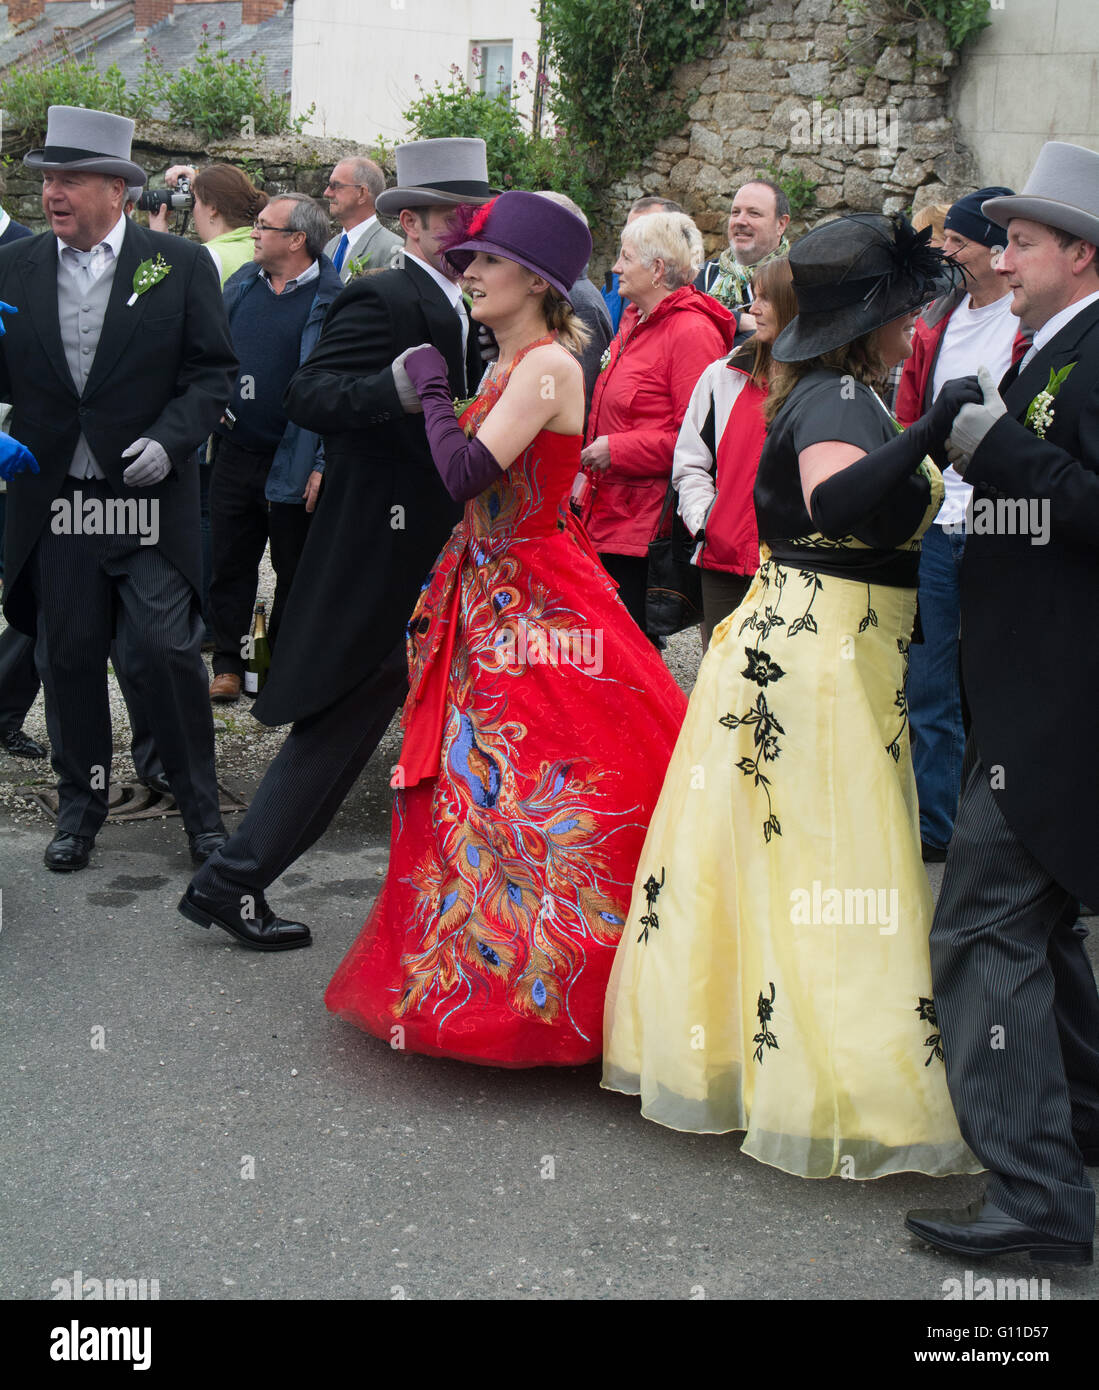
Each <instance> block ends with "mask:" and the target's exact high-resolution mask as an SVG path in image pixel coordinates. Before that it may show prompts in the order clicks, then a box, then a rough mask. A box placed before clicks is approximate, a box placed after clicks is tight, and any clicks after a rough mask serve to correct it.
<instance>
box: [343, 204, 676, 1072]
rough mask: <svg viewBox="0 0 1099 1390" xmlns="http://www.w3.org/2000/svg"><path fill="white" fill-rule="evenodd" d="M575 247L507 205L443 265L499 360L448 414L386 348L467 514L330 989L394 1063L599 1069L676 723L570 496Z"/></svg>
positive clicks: (417, 624)
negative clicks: (391, 795) (370, 869)
mask: <svg viewBox="0 0 1099 1390" xmlns="http://www.w3.org/2000/svg"><path fill="white" fill-rule="evenodd" d="M590 252H591V238H590V235H589V233H588V231H587V228H586V227H585V226H584V225H583V224H582V223H581V221H580V220H579V219H578V218H576V217H575V216H573V214H572V213H570V212H568V211H567V210H566V209H565V208H562V207H559V206H558V205H557V204H555V203H552V202H550V201H549V200H548V199H543V198H540V197H539V196H538V195H537V194H532V193H520V192H514V193H504V194H501V195H500V196H499V197H498V198H497V199H495V200H494V201H493V202H492V203H489V204H488V205H487V206H486V207H484V208H481V209H479V210H478V211H477V213H476V215H474V216H473V218H472V221H471V222H469V224H468V226H467V228H466V229H465V231H464V232H463V234H462V235H461V236H460V237H459V238H458V240H457V244H456V245H455V246H453V248H452V250H451V251H450V253H449V255H450V258H451V260H452V261H453V263H454V264H455V266H456V267H457V268H458V269H460V270H461V271H462V272H463V274H464V277H465V286H466V289H467V291H468V293H469V294H470V296H471V298H472V316H473V317H474V318H475V319H476V320H477V321H478V322H480V323H486V324H488V326H489V327H490V328H492V330H493V332H494V333H495V336H496V340H497V342H498V344H499V347H500V356H499V359H498V361H497V362H496V363H495V364H494V367H490V368H489V371H488V373H487V374H486V378H485V382H484V383H483V384H482V389H481V392H480V394H479V395H478V396H477V398H476V399H475V400H474V401H473V402H472V403H471V404H470V405H469V406H468V407H467V408H466V409H465V411H464V412H463V413H462V415H461V418H460V420H459V421H458V422H456V421H455V418H454V405H453V402H452V399H451V397H450V393H449V390H448V388H447V384H446V369H445V364H444V363H443V360H442V358H441V357H440V356H439V354H438V352H437V351H436V350H435V349H434V348H432V347H421V348H416V349H413V350H412V351H411V352H410V353H407V354H404V356H403V360H402V367H403V370H404V371H405V372H407V375H408V378H409V381H410V382H411V384H412V385H413V386H414V387H415V389H416V391H417V392H418V393H419V396H420V399H421V401H422V403H423V407H424V414H425V422H426V425H427V431H428V438H429V440H430V442H431V447H432V455H433V457H434V459H435V462H436V466H437V467H438V469H439V472H440V475H441V476H442V478H443V481H444V482H445V483H446V485H447V487H448V489H449V490H450V492H451V495H452V496H454V497H455V498H456V499H466V500H467V505H466V511H465V516H464V518H463V520H462V522H461V523H460V524H459V525H458V526H457V527H456V528H455V530H454V533H453V535H452V536H451V539H450V541H449V543H448V544H447V546H446V547H445V549H444V550H443V552H442V554H441V555H440V556H439V559H438V561H437V562H436V565H435V568H434V570H433V572H432V573H431V574H430V575H429V576H428V579H427V582H426V584H425V587H424V591H423V593H422V595H421V598H420V602H419V604H418V606H417V608H416V611H415V612H414V613H413V615H412V619H411V621H410V623H409V646H408V650H409V678H410V692H409V697H408V700H407V701H406V703H405V708H404V715H403V717H402V723H403V726H404V731H405V733H404V744H403V746H402V750H401V760H400V764H399V765H398V768H397V771H396V775H395V777H394V779H393V784H394V786H395V787H396V788H397V795H396V804H395V806H394V813H393V830H392V839H391V845H390V861H389V873H388V877H387V879H386V882H385V884H384V886H383V888H382V891H381V893H380V894H379V897H378V900H377V902H376V903H375V904H374V908H373V910H372V911H371V914H370V916H369V918H368V920H367V923H366V925H365V927H364V928H363V930H362V932H361V934H360V936H359V938H358V940H357V941H356V942H355V944H354V945H353V946H352V948H351V950H350V951H349V952H348V954H347V956H346V957H345V958H344V960H343V962H342V964H341V965H340V967H339V969H338V970H337V971H336V974H335V976H334V977H333V979H332V982H331V983H330V985H329V987H328V990H327V993H326V995H325V1001H326V1003H327V1005H328V1008H329V1009H330V1010H332V1012H334V1013H336V1014H338V1015H340V1017H342V1018H345V1019H347V1020H348V1021H349V1022H351V1023H354V1024H356V1025H357V1026H359V1027H360V1028H364V1029H365V1030H366V1031H367V1032H370V1033H373V1034H374V1035H375V1036H377V1037H380V1038H384V1039H385V1040H386V1041H387V1042H388V1043H389V1044H390V1045H391V1046H393V1047H395V1048H408V1049H410V1050H412V1051H416V1052H424V1053H430V1054H433V1055H436V1056H448V1057H457V1058H461V1059H463V1060H466V1061H471V1062H480V1063H484V1064H487V1065H494V1066H507V1067H529V1066H542V1065H561V1066H569V1065H575V1064H577V1063H582V1062H587V1061H590V1060H592V1059H593V1058H595V1057H597V1056H598V1055H599V1053H600V1050H601V1046H602V1040H601V1023H602V1011H603V997H604V994H605V991H606V984H607V977H608V974H609V971H610V966H611V961H612V959H613V957H614V951H615V946H616V944H617V942H618V938H619V935H620V933H621V930H622V925H623V920H624V916H625V909H626V907H627V905H628V903H629V896H630V888H631V885H632V880H633V875H634V870H635V868H636V864H637V858H638V854H639V853H640V850H641V845H642V842H643V840H644V836H645V829H646V826H647V824H648V820H649V816H650V813H651V811H652V808H653V806H654V804H655V802H656V798H657V795H658V793H659V791H660V786H661V782H662V780H663V777H664V772H665V768H666V766H667V763H668V760H669V758H670V756H671V752H672V748H673V747H674V744H675V739H676V735H677V733H678V730H679V726H680V723H681V721H682V719H683V715H684V712H685V709H686V700H685V699H684V696H683V695H682V693H681V692H680V690H679V688H678V686H677V685H676V684H675V682H674V680H673V679H672V677H671V676H670V675H669V674H668V672H667V670H666V668H665V667H664V665H663V663H662V662H661V660H660V659H659V657H658V656H657V655H656V653H655V651H654V650H653V648H652V646H651V644H650V643H649V642H648V641H647V640H646V639H645V638H644V636H643V635H642V633H641V632H640V630H639V629H638V628H637V626H636V625H635V624H634V623H633V622H632V621H631V619H630V617H629V615H628V614H627V613H626V610H625V609H624V608H623V606H622V604H621V603H620V601H619V599H618V597H617V595H616V593H615V589H614V586H613V584H612V583H611V581H610V580H609V578H608V577H607V575H606V573H605V571H604V570H603V569H602V567H601V566H600V564H599V562H598V560H597V558H596V556H595V554H594V552H593V550H592V548H591V545H590V543H589V541H588V539H587V536H586V534H585V532H584V530H583V528H582V527H581V526H580V524H579V523H578V522H577V520H576V518H575V517H574V516H573V515H572V513H571V512H570V510H569V507H568V505H567V502H566V498H567V495H568V491H569V486H570V484H571V482H572V480H573V478H574V476H575V474H576V472H577V469H578V467H579V462H580V448H581V428H582V423H583V413H584V382H583V376H582V373H581V370H580V367H579V364H578V363H577V362H576V360H575V358H574V357H573V356H571V354H570V352H569V351H567V350H566V348H568V347H572V346H576V345H577V344H579V343H580V342H581V334H582V332H583V329H582V327H580V325H579V324H578V321H577V319H576V317H575V315H574V314H573V312H572V309H571V306H570V304H569V299H568V290H569V287H570V286H571V285H572V283H573V281H574V280H575V279H576V278H577V276H578V275H579V274H580V272H581V271H582V270H583V267H584V266H585V265H586V263H587V260H588V257H589V255H590ZM400 370H401V368H398V371H400Z"/></svg>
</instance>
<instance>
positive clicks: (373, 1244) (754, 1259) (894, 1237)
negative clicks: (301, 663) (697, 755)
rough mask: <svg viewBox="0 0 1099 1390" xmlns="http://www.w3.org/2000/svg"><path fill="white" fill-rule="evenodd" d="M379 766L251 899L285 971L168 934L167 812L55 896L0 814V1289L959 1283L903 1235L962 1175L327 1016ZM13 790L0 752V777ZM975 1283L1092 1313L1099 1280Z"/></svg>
mask: <svg viewBox="0 0 1099 1390" xmlns="http://www.w3.org/2000/svg"><path fill="white" fill-rule="evenodd" d="M396 747H397V743H396V739H395V736H394V734H393V732H392V731H391V733H390V735H389V738H388V740H387V743H386V744H385V745H383V748H382V750H381V751H380V755H379V756H378V757H377V758H376V759H375V760H374V761H373V763H372V765H371V767H370V768H368V770H367V772H366V774H365V775H364V777H363V778H362V779H361V781H360V783H359V785H358V787H357V788H356V789H355V791H354V793H353V795H352V797H351V798H350V799H349V801H348V802H347V804H346V805H345V806H344V808H343V810H342V811H341V813H340V815H339V817H338V818H337V821H336V823H335V824H334V826H333V827H332V829H331V831H330V832H329V834H328V836H327V837H326V838H325V839H324V840H323V841H322V843H321V845H320V846H319V847H317V848H316V849H315V850H314V851H312V852H311V853H310V854H309V855H307V856H306V857H305V858H303V859H302V860H301V861H300V862H299V863H298V864H296V865H294V866H293V868H292V869H291V870H290V871H289V872H288V873H287V874H286V875H285V876H284V877H283V879H282V880H281V881H280V882H279V883H278V884H277V885H276V886H275V887H274V888H273V889H272V891H271V894H270V896H271V899H272V901H273V902H274V903H275V904H276V905H277V906H278V907H279V908H280V909H282V910H283V911H284V912H288V913H291V914H293V915H296V916H300V917H301V918H303V919H304V920H305V921H308V922H310V923H311V924H312V925H313V927H314V931H315V943H314V945H313V947H312V948H311V949H310V950H307V951H294V952H290V953H288V954H286V955H276V956H264V955H259V954H257V953H253V952H249V951H246V950H243V949H240V948H238V947H237V946H235V945H234V944H232V943H231V942H230V940H229V938H228V937H227V936H226V935H225V934H224V933H222V932H220V931H213V932H207V931H203V930H201V929H200V928H198V927H195V926H192V925H190V924H189V923H187V922H185V921H184V919H183V918H181V917H180V916H179V915H178V914H177V912H176V911H175V903H176V901H177V899H178V897H179V895H180V893H181V891H182V889H183V887H184V886H185V884H186V882H187V879H188V877H189V873H190V870H189V861H188V858H187V852H186V840H185V836H184V833H183V829H182V826H181V823H180V821H179V820H178V818H173V819H168V820H155V821H148V822H144V823H139V824H130V825H109V826H107V827H106V828H105V829H104V831H103V832H102V833H101V835H100V837H99V840H98V842H97V846H96V849H95V851H94V858H93V863H92V865H91V867H90V868H89V869H87V870H85V871H84V872H81V873H76V874H66V875H61V874H52V873H49V872H48V871H47V870H46V869H45V868H44V867H43V865H42V862H41V856H42V850H43V848H44V846H45V844H46V842H47V841H48V839H49V837H50V834H51V830H50V823H49V822H48V820H47V819H46V818H45V816H44V815H43V816H42V817H41V818H40V820H39V821H38V822H34V821H33V820H32V821H29V822H28V820H27V818H26V817H25V816H23V817H19V818H18V819H16V818H13V817H12V815H11V814H10V813H9V812H8V811H7V810H0V825H2V826H3V831H2V835H0V840H2V845H0V887H2V889H3V930H2V932H0V970H2V975H0V993H2V999H3V1009H2V1014H0V1055H2V1058H3V1062H2V1075H3V1079H4V1092H5V1106H4V1109H5V1112H6V1114H7V1117H8V1120H7V1123H6V1124H5V1126H4V1134H3V1138H2V1140H0V1207H2V1209H3V1212H4V1213H5V1215H4V1219H3V1221H2V1222H0V1297H2V1298H8V1299H10V1298H29V1299H49V1298H51V1297H53V1296H54V1292H55V1291H56V1290H55V1289H54V1288H53V1286H54V1281H56V1280H58V1279H70V1280H71V1278H72V1276H73V1272H74V1271H76V1270H80V1271H81V1272H82V1274H83V1277H84V1278H85V1279H88V1278H97V1279H107V1278H114V1279H119V1278H123V1279H128V1278H135V1279H139V1278H145V1279H147V1280H152V1279H156V1280H157V1281H158V1286H159V1294H160V1297H161V1299H168V1298H185V1299H255V1298H260V1299H266V1298H273V1297H285V1298H291V1299H304V1298H325V1299H350V1298H385V1299H390V1298H395V1297H400V1296H401V1295H402V1294H403V1295H404V1296H405V1297H408V1298H417V1299H425V1298H440V1297H445V1298H463V1299H521V1298H532V1299H561V1298H579V1299H623V1298H628V1299H634V1298H653V1299H664V1300H674V1299H691V1298H706V1299H734V1298H735V1299H790V1298H806V1297H807V1298H812V1299H822V1300H844V1299H891V1300H912V1299H927V1300H937V1299H942V1298H943V1285H944V1281H945V1280H948V1279H950V1278H953V1277H961V1276H962V1274H963V1273H964V1270H963V1267H962V1264H963V1262H961V1261H955V1260H952V1259H950V1258H948V1257H945V1256H942V1255H939V1254H936V1253H934V1252H932V1251H930V1250H928V1249H926V1248H924V1247H921V1246H919V1245H918V1244H917V1243H915V1242H914V1241H913V1240H912V1239H911V1238H910V1237H909V1236H908V1235H907V1234H906V1232H905V1231H904V1229H903V1226H902V1219H903V1215H904V1212H905V1210H906V1209H907V1208H908V1207H911V1206H964V1205H965V1204H967V1203H968V1202H969V1201H971V1200H972V1199H973V1197H974V1196H976V1195H977V1194H978V1193H979V1191H980V1189H981V1186H982V1184H981V1180H980V1179H979V1178H950V1179H941V1180H937V1181H936V1180H932V1179H929V1178H922V1177H919V1176H915V1175H903V1176H898V1177H892V1178H886V1179H882V1180H880V1181H878V1182H873V1183H857V1182H848V1181H843V1180H840V1179H832V1180H829V1181H827V1182H810V1181H805V1180H802V1179H799V1178H795V1177H790V1176H787V1175H786V1174H784V1173H781V1172H779V1171H777V1170H775V1169H773V1168H768V1167H766V1166H764V1165H763V1164H760V1163H757V1162H755V1161H754V1160H753V1159H751V1158H748V1157H745V1156H742V1155H741V1154H740V1153H739V1152H738V1150H737V1142H736V1139H735V1137H733V1136H689V1135H683V1134H678V1133H675V1132H673V1131H671V1130H667V1129H663V1128H661V1127H660V1126H658V1125H655V1124H651V1123H649V1122H647V1121H645V1120H643V1119H641V1117H640V1115H639V1113H638V1106H637V1102H636V1101H635V1100H633V1099H631V1098H628V1097H624V1096H619V1095H612V1094H610V1093H607V1092H604V1091H601V1090H600V1089H599V1086H598V1076H599V1073H598V1069H597V1068H596V1067H585V1068H577V1069H569V1070H560V1071H558V1070H552V1069H541V1070H537V1071H529V1072H516V1071H502V1070H492V1069H483V1068H477V1067H472V1066H466V1065H462V1064H460V1063H457V1062H445V1061H437V1060H431V1059H427V1058H422V1057H417V1056H414V1055H410V1054H404V1053H399V1052H394V1051H391V1050H390V1049H389V1048H388V1047H387V1046H386V1045H385V1044H384V1043H381V1042H379V1041H376V1040H375V1039H373V1038H369V1037H367V1036H365V1035H363V1034H361V1033H359V1032H357V1031H356V1030H354V1029H353V1028H351V1027H350V1026H348V1025H347V1024H344V1023H341V1022H339V1021H338V1020H336V1019H334V1018H332V1017H331V1016H330V1015H329V1014H327V1013H326V1011H325V1009H324V1006H323V1002H322V995H323V991H324V988H325V985H326V984H327V981H328V979H329V978H330V976H331V975H332V972H333V970H334V969H335V967H336V965H337V964H338V962H339V960H340V959H341V957H342V955H343V953H344V951H345V950H346V948H347V946H348V944H349V943H350V941H351V940H352V938H353V937H354V935H355V934H356V933H357V931H358V929H359V927H360V925H361V923H362V921H363V919H364V917H365V915H366V912H367V909H368V908H369V905H370V902H371V900H372V898H373V896H374V894H375V893H376V891H377V889H378V886H379V884H380V882H381V875H382V873H383V871H384V867H385V863H386V853H387V840H388V805H389V792H388V787H387V785H386V776H387V772H386V769H387V768H388V766H389V764H390V763H391V762H392V761H394V758H393V757H391V756H390V753H395V751H396ZM38 766H39V768H41V765H38ZM28 769H30V770H32V771H33V770H35V769H33V768H32V765H30V764H26V763H24V764H16V763H14V762H13V761H11V760H6V759H4V757H3V755H2V754H0V777H5V776H6V777H7V778H8V779H9V780H13V779H14V780H19V779H25V778H26V776H27V775H28ZM226 780H227V781H228V782H229V783H230V785H233V786H234V789H236V790H240V791H242V792H245V793H247V792H248V791H249V790H250V788H249V786H248V784H247V783H246V782H244V781H240V780H236V781H235V780H234V779H232V778H229V779H226ZM231 823H232V822H231V821H230V824H231ZM1093 950H1094V944H1093ZM1092 958H1093V961H1094V959H1095V956H1094V954H1093V957H1092ZM249 1160H250V1161H249ZM249 1173H254V1176H248V1174H249ZM551 1174H552V1175H551ZM978 1273H979V1274H980V1275H986V1274H987V1275H992V1276H993V1277H1026V1278H1031V1277H1034V1276H1037V1275H1040V1276H1043V1277H1050V1279H1051V1295H1050V1296H1051V1298H1053V1299H1088V1298H1092V1299H1093V1298H1095V1296H1096V1294H1097V1292H1099V1275H1097V1274H1096V1272H1095V1271H1094V1270H1078V1269H1060V1268H1058V1267H1050V1266H1035V1265H1031V1264H1030V1263H1028V1262H1027V1261H1017V1260H1014V1261H1013V1260H1004V1261H1000V1262H996V1263H994V1264H992V1265H986V1266H982V1267H981V1269H980V1270H979V1271H978Z"/></svg>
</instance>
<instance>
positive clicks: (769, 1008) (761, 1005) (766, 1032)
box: [752, 980, 779, 1066]
mask: <svg viewBox="0 0 1099 1390" xmlns="http://www.w3.org/2000/svg"><path fill="white" fill-rule="evenodd" d="M768 985H769V987H770V990H771V997H770V999H767V998H765V997H764V995H763V994H762V993H760V996H759V1001H758V1003H757V1004H756V1017H757V1018H758V1019H759V1024H760V1030H759V1032H758V1033H757V1034H756V1035H755V1037H754V1038H753V1039H752V1041H753V1042H754V1043H755V1044H756V1050H755V1051H754V1052H753V1053H752V1056H753V1057H754V1058H755V1059H756V1061H757V1062H759V1064H760V1065H761V1066H762V1065H763V1049H764V1048H765V1047H773V1048H774V1049H775V1051H776V1052H777V1051H778V1050H779V1047H778V1038H776V1037H775V1035H774V1033H772V1032H771V1030H770V1029H769V1028H768V1027H767V1025H768V1023H770V1021H771V1015H772V1014H773V1013H774V1003H775V983H774V981H773V980H769V981H768Z"/></svg>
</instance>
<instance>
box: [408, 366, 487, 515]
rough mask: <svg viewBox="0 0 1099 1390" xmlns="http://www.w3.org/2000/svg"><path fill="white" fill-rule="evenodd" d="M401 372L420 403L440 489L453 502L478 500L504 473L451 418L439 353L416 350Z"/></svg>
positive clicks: (478, 443) (476, 440)
mask: <svg viewBox="0 0 1099 1390" xmlns="http://www.w3.org/2000/svg"><path fill="white" fill-rule="evenodd" d="M404 369H405V371H406V372H407V373H408V379H409V381H411V382H412V384H413V386H415V388H416V390H417V391H418V392H419V395H420V400H421V401H422V403H423V407H424V424H425V425H426V426H427V442H428V444H429V445H430V446H431V457H432V459H433V460H434V462H435V467H436V468H437V469H438V470H439V477H440V478H442V480H443V485H444V487H445V488H446V490H447V492H449V493H450V495H451V497H453V499H454V501H455V502H465V501H468V500H469V498H471V497H477V496H479V495H480V494H481V493H482V492H484V490H485V488H487V487H489V486H491V484H493V483H494V482H496V481H497V480H498V479H499V478H501V477H502V476H503V472H504V470H503V469H502V468H501V467H500V465H499V464H498V463H497V462H496V460H495V459H494V458H493V457H492V455H491V454H490V453H489V451H488V450H487V449H486V448H485V446H484V445H483V444H482V443H481V441H480V440H479V439H467V438H466V437H465V434H464V433H463V432H462V427H461V425H459V423H458V421H457V420H456V419H455V418H454V398H453V396H451V394H450V386H449V384H448V383H447V374H446V361H445V360H444V358H443V355H442V353H441V352H440V351H439V349H438V348H436V347H430V346H429V347H422V348H418V349H417V350H416V351H415V352H411V353H409V355H408V356H407V357H406V358H405V360H404Z"/></svg>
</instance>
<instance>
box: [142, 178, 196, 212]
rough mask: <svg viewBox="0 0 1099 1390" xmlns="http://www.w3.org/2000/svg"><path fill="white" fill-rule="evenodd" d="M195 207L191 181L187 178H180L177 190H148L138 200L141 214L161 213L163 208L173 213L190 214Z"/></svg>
mask: <svg viewBox="0 0 1099 1390" xmlns="http://www.w3.org/2000/svg"><path fill="white" fill-rule="evenodd" d="M194 205H195V199H194V194H193V193H192V192H191V180H190V179H186V178H180V180H179V182H178V183H177V184H176V186H175V188H147V189H146V190H145V192H144V193H142V195H141V197H140V198H139V199H138V200H137V210H138V211H139V212H159V211H160V209H161V208H170V209H171V210H172V211H173V212H182V211H184V210H186V211H188V212H189V211H190V210H191V208H193V207H194Z"/></svg>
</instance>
